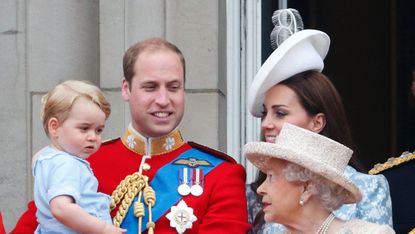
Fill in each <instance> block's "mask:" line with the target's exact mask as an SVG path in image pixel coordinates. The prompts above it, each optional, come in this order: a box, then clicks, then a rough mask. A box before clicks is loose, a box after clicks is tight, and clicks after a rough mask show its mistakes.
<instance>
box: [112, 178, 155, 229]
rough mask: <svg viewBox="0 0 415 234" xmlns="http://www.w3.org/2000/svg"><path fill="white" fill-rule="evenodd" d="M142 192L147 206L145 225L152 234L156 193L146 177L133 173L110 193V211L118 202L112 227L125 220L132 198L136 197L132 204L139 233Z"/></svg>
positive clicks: (142, 213)
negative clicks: (147, 214) (147, 216)
mask: <svg viewBox="0 0 415 234" xmlns="http://www.w3.org/2000/svg"><path fill="white" fill-rule="evenodd" d="M143 190H144V193H143V195H144V201H145V203H146V204H147V205H148V213H149V220H148V224H147V228H148V233H154V227H155V223H154V222H153V220H152V209H151V208H152V206H154V204H155V203H156V193H155V192H154V190H153V188H151V187H150V186H149V184H148V177H147V176H143V175H141V174H140V173H139V172H135V173H134V174H132V175H128V176H126V177H125V179H124V180H122V181H121V183H120V184H119V185H118V186H117V188H116V189H115V190H114V192H113V193H112V195H111V197H112V202H111V206H110V208H111V210H113V209H114V208H115V207H116V206H117V205H118V204H119V203H120V202H121V204H120V206H119V208H118V211H117V213H116V215H115V217H114V219H113V222H114V225H115V226H116V227H119V226H120V225H121V223H122V221H123V220H124V218H125V215H126V214H127V212H128V209H129V208H130V206H131V204H132V203H133V201H134V197H136V196H138V199H137V202H135V204H134V215H135V216H136V217H137V218H138V233H141V226H142V218H143V217H144V215H145V210H144V204H143V203H142V202H141V196H142V191H143Z"/></svg>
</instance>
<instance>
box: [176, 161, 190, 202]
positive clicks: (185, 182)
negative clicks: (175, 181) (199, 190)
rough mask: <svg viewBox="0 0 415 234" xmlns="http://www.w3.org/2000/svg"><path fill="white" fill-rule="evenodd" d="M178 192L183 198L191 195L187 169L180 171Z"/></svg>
mask: <svg viewBox="0 0 415 234" xmlns="http://www.w3.org/2000/svg"><path fill="white" fill-rule="evenodd" d="M177 192H178V193H179V194H180V195H182V196H187V195H189V194H190V186H189V169H188V168H186V167H184V168H183V169H182V170H179V186H178V187H177Z"/></svg>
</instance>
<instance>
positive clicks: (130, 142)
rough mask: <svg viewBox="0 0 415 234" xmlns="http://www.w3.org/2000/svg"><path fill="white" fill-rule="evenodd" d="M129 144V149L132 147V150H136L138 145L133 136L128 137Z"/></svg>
mask: <svg viewBox="0 0 415 234" xmlns="http://www.w3.org/2000/svg"><path fill="white" fill-rule="evenodd" d="M127 144H128V147H130V148H131V149H134V147H135V145H136V144H137V143H136V142H135V140H134V136H133V135H129V136H128V137H127Z"/></svg>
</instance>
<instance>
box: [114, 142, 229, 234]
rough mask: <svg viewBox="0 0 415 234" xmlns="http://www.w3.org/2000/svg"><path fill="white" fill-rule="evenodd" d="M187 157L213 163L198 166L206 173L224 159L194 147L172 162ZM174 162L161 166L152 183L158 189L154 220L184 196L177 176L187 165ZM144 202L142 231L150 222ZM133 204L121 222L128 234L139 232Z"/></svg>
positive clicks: (153, 210)
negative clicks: (179, 188) (179, 190)
mask: <svg viewBox="0 0 415 234" xmlns="http://www.w3.org/2000/svg"><path fill="white" fill-rule="evenodd" d="M187 158H196V159H198V160H206V161H208V162H209V163H210V164H211V166H198V168H202V169H203V174H204V175H207V174H208V173H209V172H210V171H212V170H213V169H214V168H215V167H216V166H218V165H219V164H221V163H222V162H223V161H224V160H223V159H220V158H217V157H215V156H213V155H210V154H207V153H205V152H202V151H199V150H197V149H194V148H192V149H189V150H187V151H186V152H183V153H182V154H181V155H179V156H178V157H177V158H176V159H175V160H173V161H172V162H174V161H177V160H178V159H187ZM172 162H170V163H169V164H166V165H165V166H163V167H161V168H160V169H159V170H158V171H157V173H156V175H155V176H154V178H153V180H152V181H151V183H150V186H151V187H152V188H153V189H154V191H156V204H155V206H154V207H152V212H153V221H154V222H156V221H157V220H158V219H159V218H160V217H161V216H162V215H163V214H165V213H166V212H167V211H168V210H169V209H170V208H171V207H172V206H173V205H174V204H176V203H177V202H178V201H179V200H180V199H181V198H182V196H181V195H180V194H179V193H178V192H177V186H178V178H177V176H178V171H179V170H182V168H184V167H186V165H175V164H172ZM189 196H191V195H189ZM136 201H137V197H135V198H134V201H133V204H134V202H136ZM143 203H144V206H145V212H146V214H145V216H144V217H143V222H142V231H145V230H146V229H147V227H146V225H147V222H148V207H147V204H145V202H143ZM133 204H132V205H131V206H130V208H129V209H128V212H127V214H126V216H125V218H124V220H123V222H122V223H121V227H122V228H126V229H128V231H127V234H137V228H138V219H137V217H135V215H134V211H133V207H134V205H133ZM156 230H157V225H156Z"/></svg>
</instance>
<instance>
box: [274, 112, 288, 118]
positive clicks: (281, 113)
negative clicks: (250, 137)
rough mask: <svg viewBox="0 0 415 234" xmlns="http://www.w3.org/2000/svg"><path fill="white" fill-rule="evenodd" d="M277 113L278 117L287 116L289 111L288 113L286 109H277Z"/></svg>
mask: <svg viewBox="0 0 415 234" xmlns="http://www.w3.org/2000/svg"><path fill="white" fill-rule="evenodd" d="M276 115H277V116H278V117H284V116H286V115H287V113H286V112H285V111H277V112H276Z"/></svg>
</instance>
